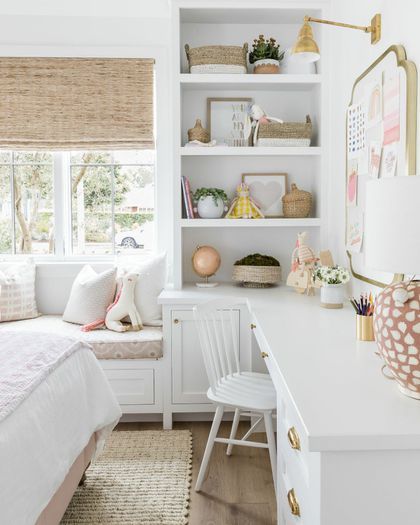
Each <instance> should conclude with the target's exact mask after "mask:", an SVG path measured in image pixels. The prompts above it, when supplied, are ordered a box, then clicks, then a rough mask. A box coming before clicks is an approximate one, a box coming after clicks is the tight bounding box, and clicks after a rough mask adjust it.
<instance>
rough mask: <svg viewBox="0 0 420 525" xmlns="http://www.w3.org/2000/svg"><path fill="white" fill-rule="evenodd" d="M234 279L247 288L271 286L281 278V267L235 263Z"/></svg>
mask: <svg viewBox="0 0 420 525" xmlns="http://www.w3.org/2000/svg"><path fill="white" fill-rule="evenodd" d="M232 279H233V280H234V281H236V282H239V283H241V284H242V285H243V286H244V287H245V288H269V287H270V286H272V285H273V284H276V283H278V282H279V281H280V280H281V267H280V266H246V265H234V267H233V275H232Z"/></svg>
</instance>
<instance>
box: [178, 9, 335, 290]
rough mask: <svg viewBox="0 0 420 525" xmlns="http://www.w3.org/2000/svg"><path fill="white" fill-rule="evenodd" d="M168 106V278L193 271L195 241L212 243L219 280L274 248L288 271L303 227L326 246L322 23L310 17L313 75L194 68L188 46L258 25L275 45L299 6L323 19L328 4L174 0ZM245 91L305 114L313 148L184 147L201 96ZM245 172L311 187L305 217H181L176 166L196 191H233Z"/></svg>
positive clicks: (275, 112) (240, 36)
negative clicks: (316, 52) (316, 55)
mask: <svg viewBox="0 0 420 525" xmlns="http://www.w3.org/2000/svg"><path fill="white" fill-rule="evenodd" d="M172 5H173V12H172V20H173V46H172V47H173V57H172V58H173V60H172V61H173V75H172V84H173V89H172V92H173V107H174V153H173V156H174V192H173V193H174V210H175V221H174V285H175V287H176V288H180V287H182V285H183V284H184V283H186V282H190V281H194V280H196V276H195V274H194V273H193V271H192V267H191V255H192V253H193V251H194V249H195V248H196V247H197V246H199V245H204V244H208V245H212V246H214V247H215V248H216V249H217V250H218V251H219V252H220V254H221V257H222V266H221V268H220V270H219V272H218V275H217V280H219V281H230V278H231V273H232V264H233V263H234V261H235V260H237V259H238V258H241V257H243V256H245V255H247V254H249V253H254V252H260V253H266V254H269V255H273V256H274V257H277V258H278V259H279V260H280V262H281V264H282V266H283V267H284V269H285V271H284V274H286V273H287V270H288V266H289V264H290V254H291V251H292V250H293V248H294V245H295V242H296V235H297V233H298V232H299V231H302V230H304V229H308V232H309V242H310V243H311V245H312V246H313V247H314V248H315V249H319V248H321V247H325V237H326V233H325V230H326V223H327V221H326V209H327V207H326V201H327V199H326V195H327V191H326V188H327V186H328V162H326V159H327V155H328V138H327V135H328V130H327V129H326V126H324V123H325V122H327V121H328V114H327V112H328V89H327V88H328V86H327V78H328V75H327V74H326V73H327V70H328V67H327V54H326V53H323V44H324V43H325V39H324V35H323V29H322V27H321V26H318V27H316V26H314V27H313V29H314V32H315V38H316V40H317V42H318V44H319V45H320V47H321V55H322V60H321V61H320V62H318V64H317V72H316V73H311V74H282V73H280V74H276V75H254V74H252V71H251V67H250V68H249V72H248V74H242V75H241V74H234V75H232V74H190V73H189V72H188V65H187V59H186V55H185V51H184V46H185V44H189V46H190V47H197V46H200V45H217V44H222V45H239V46H241V45H242V44H243V43H244V42H248V44H249V48H251V44H252V41H253V39H254V38H255V37H257V36H258V35H259V34H265V35H266V36H267V37H269V36H273V37H274V38H276V39H277V40H278V42H279V43H280V44H281V47H282V48H283V49H284V48H289V47H291V46H292V45H293V43H294V41H295V39H296V36H297V33H298V31H299V28H300V26H301V24H302V21H303V17H304V16H305V15H310V16H316V17H324V18H326V17H327V16H326V15H327V14H328V13H327V12H326V7H325V6H326V5H327V4H326V3H324V2H322V1H320V2H319V3H317V2H316V1H315V2H311V3H310V4H308V5H306V6H305V4H303V3H302V4H300V5H299V6H298V7H291V3H290V2H282V1H281V0H261V1H259V2H258V6H257V7H256V4H255V2H251V1H250V0H243V1H241V2H238V1H235V0H225V1H222V0H200V1H194V0H174V1H173V4H172ZM235 96H239V97H250V98H252V99H253V100H254V102H255V103H257V104H259V105H260V106H261V107H263V108H264V110H265V111H266V112H267V114H269V115H272V116H276V117H279V118H282V119H284V120H286V121H304V119H305V117H306V115H307V114H309V115H310V117H311V120H312V123H313V127H314V134H313V140H312V144H311V146H310V147H305V148H304V147H284V148H276V147H244V148H233V147H232V148H231V147H223V146H216V147H185V144H186V142H187V130H188V129H189V128H191V127H192V126H194V123H195V120H196V119H197V118H200V119H201V120H202V123H203V125H204V126H206V125H207V98H209V97H235ZM243 173H287V175H288V189H290V184H291V183H292V182H295V183H296V184H297V185H298V186H299V188H301V189H304V190H308V191H311V192H312V194H313V197H314V206H313V211H312V214H311V217H309V218H305V219H286V218H268V219H261V220H248V219H247V220H240V219H239V220H234V219H214V220H205V219H186V218H183V217H182V200H181V199H182V195H181V175H185V176H186V177H187V178H188V179H189V181H190V184H191V187H192V189H193V190H195V189H197V188H199V187H203V186H208V187H218V188H223V189H224V190H225V191H226V192H227V194H228V196H229V197H231V198H233V197H234V196H235V189H236V186H237V185H238V184H239V183H240V181H241V176H242V174H243Z"/></svg>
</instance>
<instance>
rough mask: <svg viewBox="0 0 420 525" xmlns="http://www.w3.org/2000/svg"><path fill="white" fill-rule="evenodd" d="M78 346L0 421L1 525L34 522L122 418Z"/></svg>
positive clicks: (94, 366)
mask: <svg viewBox="0 0 420 525" xmlns="http://www.w3.org/2000/svg"><path fill="white" fill-rule="evenodd" d="M20 335H22V334H20ZM39 335H40V334H38V337H39ZM22 337H23V336H22ZM16 339H17V340H18V343H19V345H21V344H22V340H21V339H20V337H19V336H17V337H16ZM0 343H1V341H0ZM31 344H34V345H36V344H37V339H36V336H34V335H33V343H32V342H31ZM78 345H80V346H79V347H78V348H77V350H76V351H74V352H73V353H72V354H71V355H68V356H67V357H66V358H65V359H63V360H62V361H60V363H59V364H58V365H57V366H56V367H55V368H54V369H53V370H52V371H51V372H50V373H49V374H48V376H47V377H45V378H44V379H43V380H42V382H40V383H39V384H37V386H36V387H35V388H34V389H33V390H32V391H31V393H30V394H29V395H28V396H27V397H26V398H25V399H23V400H22V401H20V402H19V404H18V406H17V407H16V408H15V409H14V410H13V412H11V413H10V414H8V415H7V417H5V418H3V419H2V420H1V421H0V465H1V468H0V500H1V504H0V523H1V524H5V525H6V524H7V525H8V524H10V525H12V524H13V525H34V524H35V523H36V522H37V520H38V518H39V517H40V515H41V514H42V513H43V511H44V509H45V508H46V507H48V505H49V503H50V502H51V500H52V499H53V497H54V495H55V494H56V493H57V491H59V489H60V487H61V486H62V484H63V482H64V481H65V479H66V476H67V475H68V474H69V471H70V469H71V468H72V466H73V465H74V463H75V462H76V459H77V458H78V457H79V456H80V455H81V454H82V453H83V451H84V449H85V447H87V445H88V443H95V442H96V446H95V448H96V450H98V449H100V448H101V446H102V445H103V442H104V440H105V439H106V436H107V435H108V434H109V433H110V432H111V431H112V429H113V428H114V426H115V424H116V423H117V422H118V420H119V418H120V416H121V411H120V407H119V405H118V403H117V401H116V399H115V396H114V394H113V393H112V391H111V388H110V386H109V384H108V382H107V380H106V378H105V376H104V373H103V371H102V369H101V367H100V366H99V364H98V362H97V360H96V358H95V356H94V354H93V353H92V352H91V350H90V349H89V347H87V345H86V344H84V343H78ZM19 350H20V349H19V347H18V346H17V347H16V352H19ZM1 357H2V348H1V345H0V359H1ZM1 379H2V378H1V375H0V381H1ZM92 436H94V440H93V441H92ZM60 517H61V516H60ZM45 523H46V522H45Z"/></svg>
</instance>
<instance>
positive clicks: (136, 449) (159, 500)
mask: <svg viewBox="0 0 420 525" xmlns="http://www.w3.org/2000/svg"><path fill="white" fill-rule="evenodd" d="M191 458H192V448H191V433H190V431H189V430H167V431H114V432H113V433H112V434H111V436H110V438H109V440H108V441H107V444H106V446H105V450H104V451H103V453H102V454H101V456H99V458H98V459H97V460H96V461H95V462H94V463H92V465H91V466H90V467H89V469H88V470H87V472H86V481H85V483H84V485H83V486H81V487H79V488H78V489H77V491H76V493H75V495H74V496H73V499H72V501H71V503H70V505H69V507H68V509H67V511H66V513H65V515H64V517H63V520H62V522H61V523H62V525H76V524H77V525H95V524H101V525H114V524H115V525H116V524H118V525H143V524H145V525H146V524H147V525H157V524H161V525H185V524H186V523H188V518H187V516H188V504H189V498H190V485H191Z"/></svg>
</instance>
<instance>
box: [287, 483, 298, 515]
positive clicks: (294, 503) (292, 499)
mask: <svg viewBox="0 0 420 525" xmlns="http://www.w3.org/2000/svg"><path fill="white" fill-rule="evenodd" d="M287 501H288V502H289V507H290V511H291V513H292V514H293V516H300V507H299V503H298V500H297V499H296V496H295V490H294V489H290V490H289V492H288V493H287Z"/></svg>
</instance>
